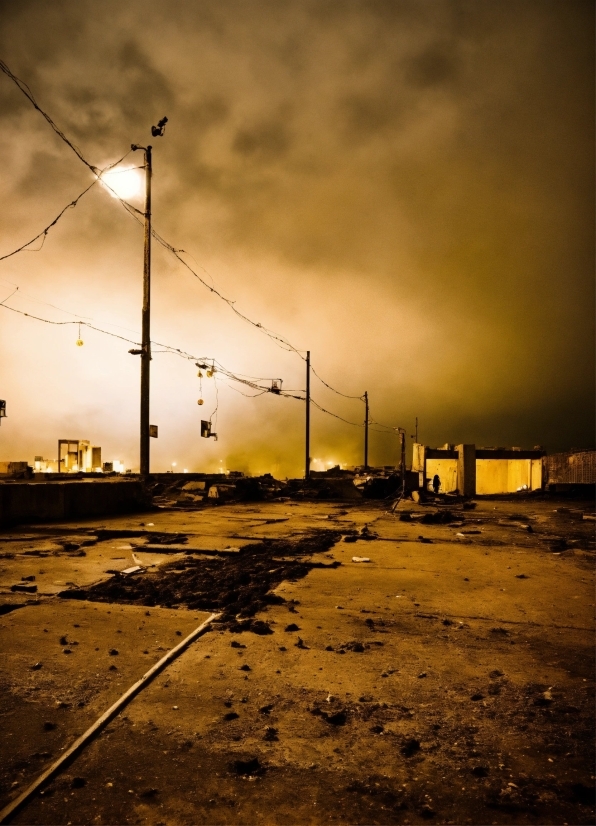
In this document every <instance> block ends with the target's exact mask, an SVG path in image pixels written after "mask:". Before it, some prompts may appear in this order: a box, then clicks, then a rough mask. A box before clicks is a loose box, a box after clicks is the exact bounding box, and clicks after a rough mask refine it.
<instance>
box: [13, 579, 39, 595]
mask: <svg viewBox="0 0 596 826" xmlns="http://www.w3.org/2000/svg"><path fill="white" fill-rule="evenodd" d="M10 590H11V591H13V592H19V593H24V594H34V593H36V591H37V585H25V584H23V583H21V582H19V583H17V584H16V585H11V586H10Z"/></svg>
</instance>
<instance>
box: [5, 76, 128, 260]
mask: <svg viewBox="0 0 596 826" xmlns="http://www.w3.org/2000/svg"><path fill="white" fill-rule="evenodd" d="M0 63H1V61H0ZM131 151H132V150H131V149H129V150H128V152H127V153H126V154H125V155H123V156H122V157H121V158H120V159H119V160H117V161H114V163H111V164H109V165H108V166H106V167H104V169H102V170H100V171H99V173H98V174H96V177H95V179H94V180H93V181H92V182H91V183H90V184H89V186H88V187H86V188H85V189H84V190H83V191H82V192H81V194H80V195H77V197H76V198H75V199H74V200H73V201H71V202H70V203H69V204H67V205H66V206H65V207H64V208H63V209H61V210H60V212H59V213H58V215H56V217H55V218H54V220H53V221H52V222H51V223H49V224H48V225H47V227H44V229H42V231H41V232H38V233H37V235H36V236H35V237H34V238H32V239H31V240H30V241H27V243H26V244H22V246H20V247H17V249H16V250H13V251H12V252H9V253H7V254H6V255H1V256H0V261H5V260H6V259H7V258H11V257H12V256H13V255H16V254H17V253H19V252H23V251H27V252H39V251H40V250H41V248H42V247H43V245H44V243H45V240H46V236H47V234H48V232H49V231H50V230H51V229H52V227H54V226H56V224H57V223H58V221H59V220H60V218H62V216H63V215H64V213H65V212H66V211H67V210H69V209H73V208H74V207H76V205H77V204H78V203H79V201H80V200H81V198H82V197H83V195H86V194H87V193H88V192H89V190H90V189H92V188H93V187H94V186H95V184H96V183H97V182H98V181H101V180H102V175H105V173H106V172H108V171H109V170H110V169H112V168H113V167H114V166H118V164H120V163H122V161H123V160H124V159H125V158H126V157H127V156H128V155H130V153H131ZM135 168H136V167H135ZM102 183H104V184H105V181H102ZM106 186H107V184H106ZM108 188H110V187H108ZM110 189H111V188H110ZM38 238H41V239H42V242H41V246H40V247H38V249H36V250H27V247H30V246H31V244H34V243H35V241H37V239H38Z"/></svg>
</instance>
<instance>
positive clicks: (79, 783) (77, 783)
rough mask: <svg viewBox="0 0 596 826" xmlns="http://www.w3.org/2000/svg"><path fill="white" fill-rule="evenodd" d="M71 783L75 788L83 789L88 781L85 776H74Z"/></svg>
mask: <svg viewBox="0 0 596 826" xmlns="http://www.w3.org/2000/svg"><path fill="white" fill-rule="evenodd" d="M70 785H71V787H72V788H73V789H82V788H83V786H86V785H87V781H86V780H85V778H84V777H73V779H72V783H71V784H70Z"/></svg>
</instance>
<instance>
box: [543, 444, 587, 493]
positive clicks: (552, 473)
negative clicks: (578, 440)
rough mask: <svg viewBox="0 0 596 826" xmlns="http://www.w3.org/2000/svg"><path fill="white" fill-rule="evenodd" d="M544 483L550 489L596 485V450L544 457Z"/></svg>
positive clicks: (575, 451)
mask: <svg viewBox="0 0 596 826" xmlns="http://www.w3.org/2000/svg"><path fill="white" fill-rule="evenodd" d="M544 483H545V485H546V486H547V487H549V488H557V487H560V486H569V485H595V484H596V450H573V451H569V452H567V453H553V454H552V455H550V456H545V457H544Z"/></svg>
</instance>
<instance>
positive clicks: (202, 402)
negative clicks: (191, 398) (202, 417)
mask: <svg viewBox="0 0 596 826" xmlns="http://www.w3.org/2000/svg"><path fill="white" fill-rule="evenodd" d="M197 404H205V402H204V401H203V399H199V400H198V401H197Z"/></svg>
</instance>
